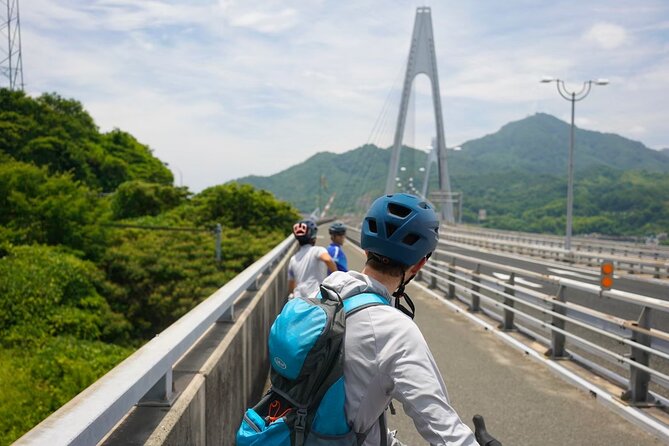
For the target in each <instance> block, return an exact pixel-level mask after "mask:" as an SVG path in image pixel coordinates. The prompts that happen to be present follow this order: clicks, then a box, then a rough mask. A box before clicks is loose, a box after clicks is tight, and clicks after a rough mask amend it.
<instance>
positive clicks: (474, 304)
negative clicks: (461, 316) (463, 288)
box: [469, 263, 481, 313]
mask: <svg viewBox="0 0 669 446" xmlns="http://www.w3.org/2000/svg"><path fill="white" fill-rule="evenodd" d="M479 274H481V264H480V263H478V264H477V265H476V270H475V271H474V278H473V279H472V281H473V282H474V283H473V284H472V301H471V303H470V304H469V311H471V312H472V313H476V312H477V311H480V310H481V307H480V301H481V299H480V297H479V295H478V294H477V293H478V292H479V291H480V290H481V287H480V286H479V285H478V284H479V283H481V277H480V276H479Z"/></svg>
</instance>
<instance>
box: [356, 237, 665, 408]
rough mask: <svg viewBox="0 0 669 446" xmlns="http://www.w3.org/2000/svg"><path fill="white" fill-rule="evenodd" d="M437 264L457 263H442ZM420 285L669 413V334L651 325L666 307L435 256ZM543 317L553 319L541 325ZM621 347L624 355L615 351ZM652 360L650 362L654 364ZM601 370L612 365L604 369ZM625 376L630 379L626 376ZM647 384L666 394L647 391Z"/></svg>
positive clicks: (457, 258)
mask: <svg viewBox="0 0 669 446" xmlns="http://www.w3.org/2000/svg"><path fill="white" fill-rule="evenodd" d="M348 235H349V237H351V239H352V240H354V241H355V242H357V243H359V240H360V231H359V230H356V229H352V228H349V231H348ZM439 259H452V260H451V261H448V262H447V261H443V260H439ZM456 262H463V263H465V262H466V263H469V264H474V265H476V267H475V268H474V269H467V268H463V267H461V266H458V265H456ZM483 267H487V268H491V269H493V270H495V271H503V272H506V273H508V279H506V280H502V279H500V278H498V277H494V276H491V275H487V274H483V273H482V272H481V271H482V268H483ZM420 274H421V277H420V279H422V280H427V282H428V283H429V285H430V287H431V288H439V289H442V290H444V291H445V296H446V297H447V298H449V299H458V300H460V301H462V302H464V303H465V304H466V305H467V306H468V307H469V310H470V311H472V312H484V313H485V314H487V315H488V316H489V317H492V318H493V319H496V320H498V321H499V322H500V328H501V329H503V330H518V331H519V332H522V333H524V334H526V335H529V336H530V337H531V338H533V339H535V340H536V341H538V342H541V343H543V344H544V345H545V346H546V347H547V350H546V352H545V355H546V356H548V357H550V358H554V359H564V358H569V359H571V360H573V361H575V362H576V363H580V364H582V365H584V366H585V367H587V368H589V369H590V370H592V371H595V372H596V373H597V374H599V375H601V376H603V377H605V378H606V379H608V380H609V381H611V382H614V383H616V384H618V385H619V386H620V387H621V388H625V389H626V391H625V392H624V394H623V395H622V397H623V399H625V400H627V401H629V403H630V404H632V405H639V406H646V405H654V404H658V405H662V406H664V407H669V332H668V331H666V328H667V327H662V329H658V328H653V327H652V326H651V316H652V314H653V313H662V314H664V315H665V316H668V317H669V301H665V300H661V299H656V298H652V297H647V296H643V295H639V294H634V293H629V292H625V291H620V290H615V289H611V290H602V289H601V288H600V287H598V286H596V285H592V284H589V283H583V282H579V281H576V280H572V279H567V278H563V277H560V276H555V275H549V274H541V273H537V272H533V271H528V270H524V269H522V268H517V267H513V266H507V265H504V264H499V263H495V262H491V261H486V260H482V259H480V258H474V257H468V256H465V255H462V254H457V253H453V252H450V251H449V252H447V251H444V250H440V249H438V250H437V251H436V252H435V253H434V255H433V256H432V258H431V259H430V261H429V262H428V263H427V264H426V265H425V267H424V268H423V269H422V270H421V273H420ZM521 278H525V279H530V280H535V281H538V282H541V283H544V284H549V285H553V286H555V287H556V288H557V293H556V294H555V295H550V294H546V293H542V292H539V291H537V290H535V289H532V288H530V287H529V286H523V285H522V283H524V281H523V280H519V279H521ZM570 290H571V292H574V291H577V290H578V291H579V292H584V293H587V294H589V295H592V296H595V297H596V298H598V299H601V300H613V301H618V302H624V303H625V304H628V305H632V306H633V307H634V308H636V310H637V311H638V313H639V315H640V316H639V319H638V320H628V319H624V318H621V317H617V316H615V315H612V314H608V313H605V312H604V311H601V309H600V308H591V307H586V306H584V305H579V304H576V303H574V302H570ZM542 318H548V320H544V319H542ZM518 320H521V322H523V323H526V324H529V325H532V326H534V327H538V328H539V329H541V330H543V331H544V332H545V333H546V334H547V336H548V337H545V336H543V335H541V334H539V333H536V332H535V331H533V330H532V329H531V328H529V327H527V326H524V325H523V324H522V323H519V322H518ZM620 345H622V346H624V348H627V349H628V352H627V353H624V352H623V353H620V352H618V351H616V347H617V346H620ZM567 346H572V347H575V348H577V349H580V350H582V351H584V352H587V353H588V354H590V355H592V356H594V357H596V358H598V359H601V361H593V360H591V359H588V358H587V357H586V356H585V355H581V354H579V353H577V352H575V351H570V350H568V349H567ZM651 358H652V360H651ZM602 364H607V366H603V365H602ZM621 368H623V370H622V373H625V374H628V375H629V378H628V377H625V376H622V375H621V374H620V373H621V370H620V369H621ZM650 383H653V384H655V385H657V386H658V387H659V388H660V389H662V391H661V393H657V392H652V391H650V390H649V385H650Z"/></svg>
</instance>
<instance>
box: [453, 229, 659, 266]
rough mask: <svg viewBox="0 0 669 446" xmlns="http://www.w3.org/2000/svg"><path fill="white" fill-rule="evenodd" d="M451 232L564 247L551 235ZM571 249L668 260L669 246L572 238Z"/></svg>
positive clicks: (480, 231) (492, 231)
mask: <svg viewBox="0 0 669 446" xmlns="http://www.w3.org/2000/svg"><path fill="white" fill-rule="evenodd" d="M451 231H452V232H459V233H468V234H475V235H479V236H481V237H487V238H494V239H501V240H516V241H526V242H529V243H532V244H534V243H538V244H542V245H549V246H559V247H564V236H557V235H551V234H537V233H531V232H520V231H504V230H501V229H492V228H481V227H470V226H467V225H458V226H455V227H451ZM572 248H573V249H575V250H577V251H578V250H586V251H590V250H592V249H598V250H600V249H601V250H610V251H611V253H612V254H613V253H615V252H622V253H623V254H627V253H638V255H639V256H640V257H643V256H642V254H646V255H647V257H653V258H669V246H662V245H658V246H652V247H651V246H648V245H643V244H640V243H631V242H624V241H612V240H602V239H597V238H583V237H574V238H572Z"/></svg>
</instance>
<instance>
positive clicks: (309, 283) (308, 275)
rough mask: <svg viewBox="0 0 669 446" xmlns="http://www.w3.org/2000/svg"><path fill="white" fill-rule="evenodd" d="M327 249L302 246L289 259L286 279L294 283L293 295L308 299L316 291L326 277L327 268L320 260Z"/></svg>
mask: <svg viewBox="0 0 669 446" xmlns="http://www.w3.org/2000/svg"><path fill="white" fill-rule="evenodd" d="M327 253H328V251H327V249H325V248H323V247H321V246H312V245H303V246H301V247H300V249H299V251H297V252H296V253H295V255H294V256H293V257H291V258H290V263H289V264H288V278H289V279H292V280H294V281H295V282H296V286H295V290H294V291H293V294H294V295H295V296H303V297H308V296H310V295H312V294H314V292H316V291H318V287H319V285H320V284H321V282H323V280H324V279H325V278H326V277H327V275H328V268H327V265H325V262H323V261H322V260H321V259H320V256H322V255H323V254H327Z"/></svg>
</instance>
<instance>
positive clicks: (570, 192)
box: [541, 76, 609, 251]
mask: <svg viewBox="0 0 669 446" xmlns="http://www.w3.org/2000/svg"><path fill="white" fill-rule="evenodd" d="M541 82H543V83H550V82H555V83H556V84H557V91H558V93H560V96H562V97H563V98H565V99H566V100H568V101H570V102H571V134H570V136H569V165H568V170H567V172H568V173H567V176H568V183H567V231H566V235H565V239H564V247H565V249H566V250H567V251H571V228H572V208H573V206H574V108H575V104H576V102H577V101H580V100H583V99H585V97H586V96H587V95H588V94H589V93H590V89H591V88H592V85H593V84H595V85H607V84H608V83H609V81H608V80H607V79H597V80H595V81H593V80H589V81H585V82H583V87H582V88H581V90H580V91H569V90H567V87H566V86H565V84H564V81H563V80H560V79H555V78H552V77H548V76H544V78H543V79H541Z"/></svg>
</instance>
